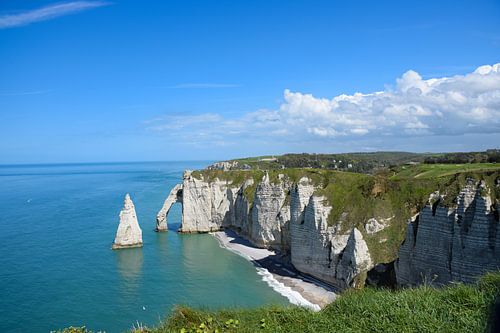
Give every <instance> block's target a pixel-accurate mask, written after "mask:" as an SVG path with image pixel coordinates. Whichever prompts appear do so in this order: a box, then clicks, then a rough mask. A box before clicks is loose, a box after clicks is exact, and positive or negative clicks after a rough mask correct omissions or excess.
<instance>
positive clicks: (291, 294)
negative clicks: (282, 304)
mask: <svg viewBox="0 0 500 333" xmlns="http://www.w3.org/2000/svg"><path fill="white" fill-rule="evenodd" d="M257 274H259V275H260V276H262V280H263V281H265V282H266V283H267V285H268V286H270V287H271V288H273V290H274V291H276V292H277V293H279V294H281V295H283V296H285V297H286V298H287V299H288V300H289V301H290V303H292V304H295V305H299V306H303V307H306V308H309V309H311V310H313V311H319V310H321V308H320V307H319V305H318V304H314V303H311V302H309V301H308V300H307V299H305V298H304V297H302V295H301V294H300V293H299V292H297V291H295V290H293V289H292V288H290V287H287V286H285V285H284V284H283V283H281V282H279V281H278V280H276V279H275V278H274V276H273V274H271V273H270V272H269V271H268V270H267V269H265V268H263V267H257Z"/></svg>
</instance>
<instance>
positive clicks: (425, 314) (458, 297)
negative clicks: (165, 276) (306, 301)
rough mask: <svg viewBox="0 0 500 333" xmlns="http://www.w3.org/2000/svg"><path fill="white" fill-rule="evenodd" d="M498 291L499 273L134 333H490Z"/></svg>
mask: <svg viewBox="0 0 500 333" xmlns="http://www.w3.org/2000/svg"><path fill="white" fill-rule="evenodd" d="M499 291H500V273H489V274H487V275H485V276H484V277H483V278H481V279H480V280H479V282H478V283H477V284H475V285H463V284H452V285H449V286H447V287H443V288H433V287H429V286H421V287H418V288H414V289H402V290H398V291H391V290H385V289H372V288H365V289H363V290H348V291H346V292H344V293H343V294H342V295H341V296H339V298H338V299H337V300H336V301H335V302H333V303H332V304H330V305H328V306H327V307H326V308H325V309H323V310H321V311H320V312H311V311H309V310H306V309H304V308H299V307H293V306H291V307H273V306H268V307H261V308H257V309H228V310H217V311H210V310H195V309H191V308H187V307H177V308H176V309H175V310H174V312H173V313H172V315H171V316H170V317H169V318H167V319H166V321H164V322H163V323H161V324H160V325H159V326H158V327H156V328H151V329H148V328H142V329H141V330H135V332H151V333H170V332H203V333H206V332H221V333H222V332H235V333H236V332H238V333H254V332H263V333H267V332H273V333H274V332H287V333H294V332H297V333H299V332H300V333H303V332H311V333H319V332H418V333H424V332H467V333H474V332H478V333H479V332H488V331H490V332H494V329H495V327H492V319H493V318H492V317H490V316H491V313H492V310H493V304H494V301H495V298H496V297H497V295H498V293H499ZM497 319H498V318H497ZM497 328H498V327H497ZM63 332H65V333H69V332H71V333H77V332H86V331H85V330H83V329H82V330H73V331H71V330H65V331H63Z"/></svg>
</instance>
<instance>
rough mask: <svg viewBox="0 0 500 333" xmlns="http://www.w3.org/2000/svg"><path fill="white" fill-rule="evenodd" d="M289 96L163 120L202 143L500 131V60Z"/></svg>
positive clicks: (291, 141) (291, 142)
mask: <svg viewBox="0 0 500 333" xmlns="http://www.w3.org/2000/svg"><path fill="white" fill-rule="evenodd" d="M283 97H284V101H283V103H282V104H281V105H280V107H279V108H278V109H277V110H259V111H256V112H250V113H246V114H244V115H242V116H241V117H239V118H236V119H234V118H233V119H228V118H225V117H223V116H221V115H215V114H205V115H199V116H195V117H199V118H195V119H201V120H203V121H199V122H196V124H193V116H188V117H183V116H180V117H177V118H175V119H170V120H168V119H163V120H161V121H160V122H159V123H155V126H160V128H161V126H167V127H168V126H170V127H171V128H170V129H172V128H175V129H176V130H178V131H179V132H182V133H181V135H183V136H184V137H185V138H186V140H189V138H194V140H195V141H196V142H197V143H202V142H203V140H213V141H219V142H220V141H234V142H238V143H242V142H248V141H256V140H259V141H263V142H268V143H269V144H273V143H274V142H277V141H279V142H285V141H286V142H287V143H289V146H290V147H293V145H294V144H295V143H300V144H301V147H303V144H304V143H305V142H321V143H326V142H339V141H342V142H356V140H365V142H369V141H370V140H379V141H380V140H385V142H387V143H386V145H387V147H385V149H388V148H391V147H390V140H388V139H387V138H388V137H394V138H401V137H408V138H411V137H423V136H425V137H432V136H438V135H439V136H443V135H444V136H456V135H462V134H484V133H493V134H496V135H498V134H499V133H500V64H496V65H493V66H489V65H486V66H481V67H479V68H478V69H476V70H475V71H473V72H471V73H469V74H466V75H457V76H453V77H442V78H433V79H428V80H424V79H422V77H421V76H420V75H419V74H418V73H417V72H415V71H411V70H410V71H408V72H406V73H404V74H403V75H402V76H401V78H399V79H397V80H396V85H395V86H394V87H389V88H386V89H385V90H383V91H379V92H374V93H363V94H362V93H355V94H353V95H344V94H342V95H338V96H336V97H334V98H332V99H328V98H318V97H315V96H313V95H311V94H305V93H301V92H292V91H290V90H288V89H286V90H285V91H284V96H283ZM205 118H209V119H205ZM169 123H170V125H169ZM171 134H172V133H171ZM384 138H385V139H384ZM367 140H368V141H367ZM492 144H496V143H494V142H493V143H492Z"/></svg>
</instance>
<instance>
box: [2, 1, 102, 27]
mask: <svg viewBox="0 0 500 333" xmlns="http://www.w3.org/2000/svg"><path fill="white" fill-rule="evenodd" d="M106 5H109V3H108V2H104V1H72V2H65V3H57V4H52V5H48V6H45V7H42V8H38V9H33V10H28V11H23V12H20V13H16V14H9V15H1V16H0V29H6V28H13V27H20V26H24V25H28V24H31V23H34V22H40V21H46V20H50V19H53V18H56V17H60V16H64V15H69V14H73V13H77V12H81V11H83V10H87V9H91V8H96V7H102V6H106Z"/></svg>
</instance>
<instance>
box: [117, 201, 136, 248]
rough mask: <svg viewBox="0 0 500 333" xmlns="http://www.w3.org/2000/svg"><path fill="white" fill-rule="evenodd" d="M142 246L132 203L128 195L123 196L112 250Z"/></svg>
mask: <svg viewBox="0 0 500 333" xmlns="http://www.w3.org/2000/svg"><path fill="white" fill-rule="evenodd" d="M141 246H142V230H141V228H140V227H139V222H138V221H137V215H136V213H135V207H134V203H133V202H132V199H130V195H129V194H128V193H127V194H126V195H125V200H124V202H123V209H122V210H121V212H120V224H119V225H118V230H117V231H116V236H115V241H114V243H113V247H112V248H113V249H121V248H127V247H141Z"/></svg>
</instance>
